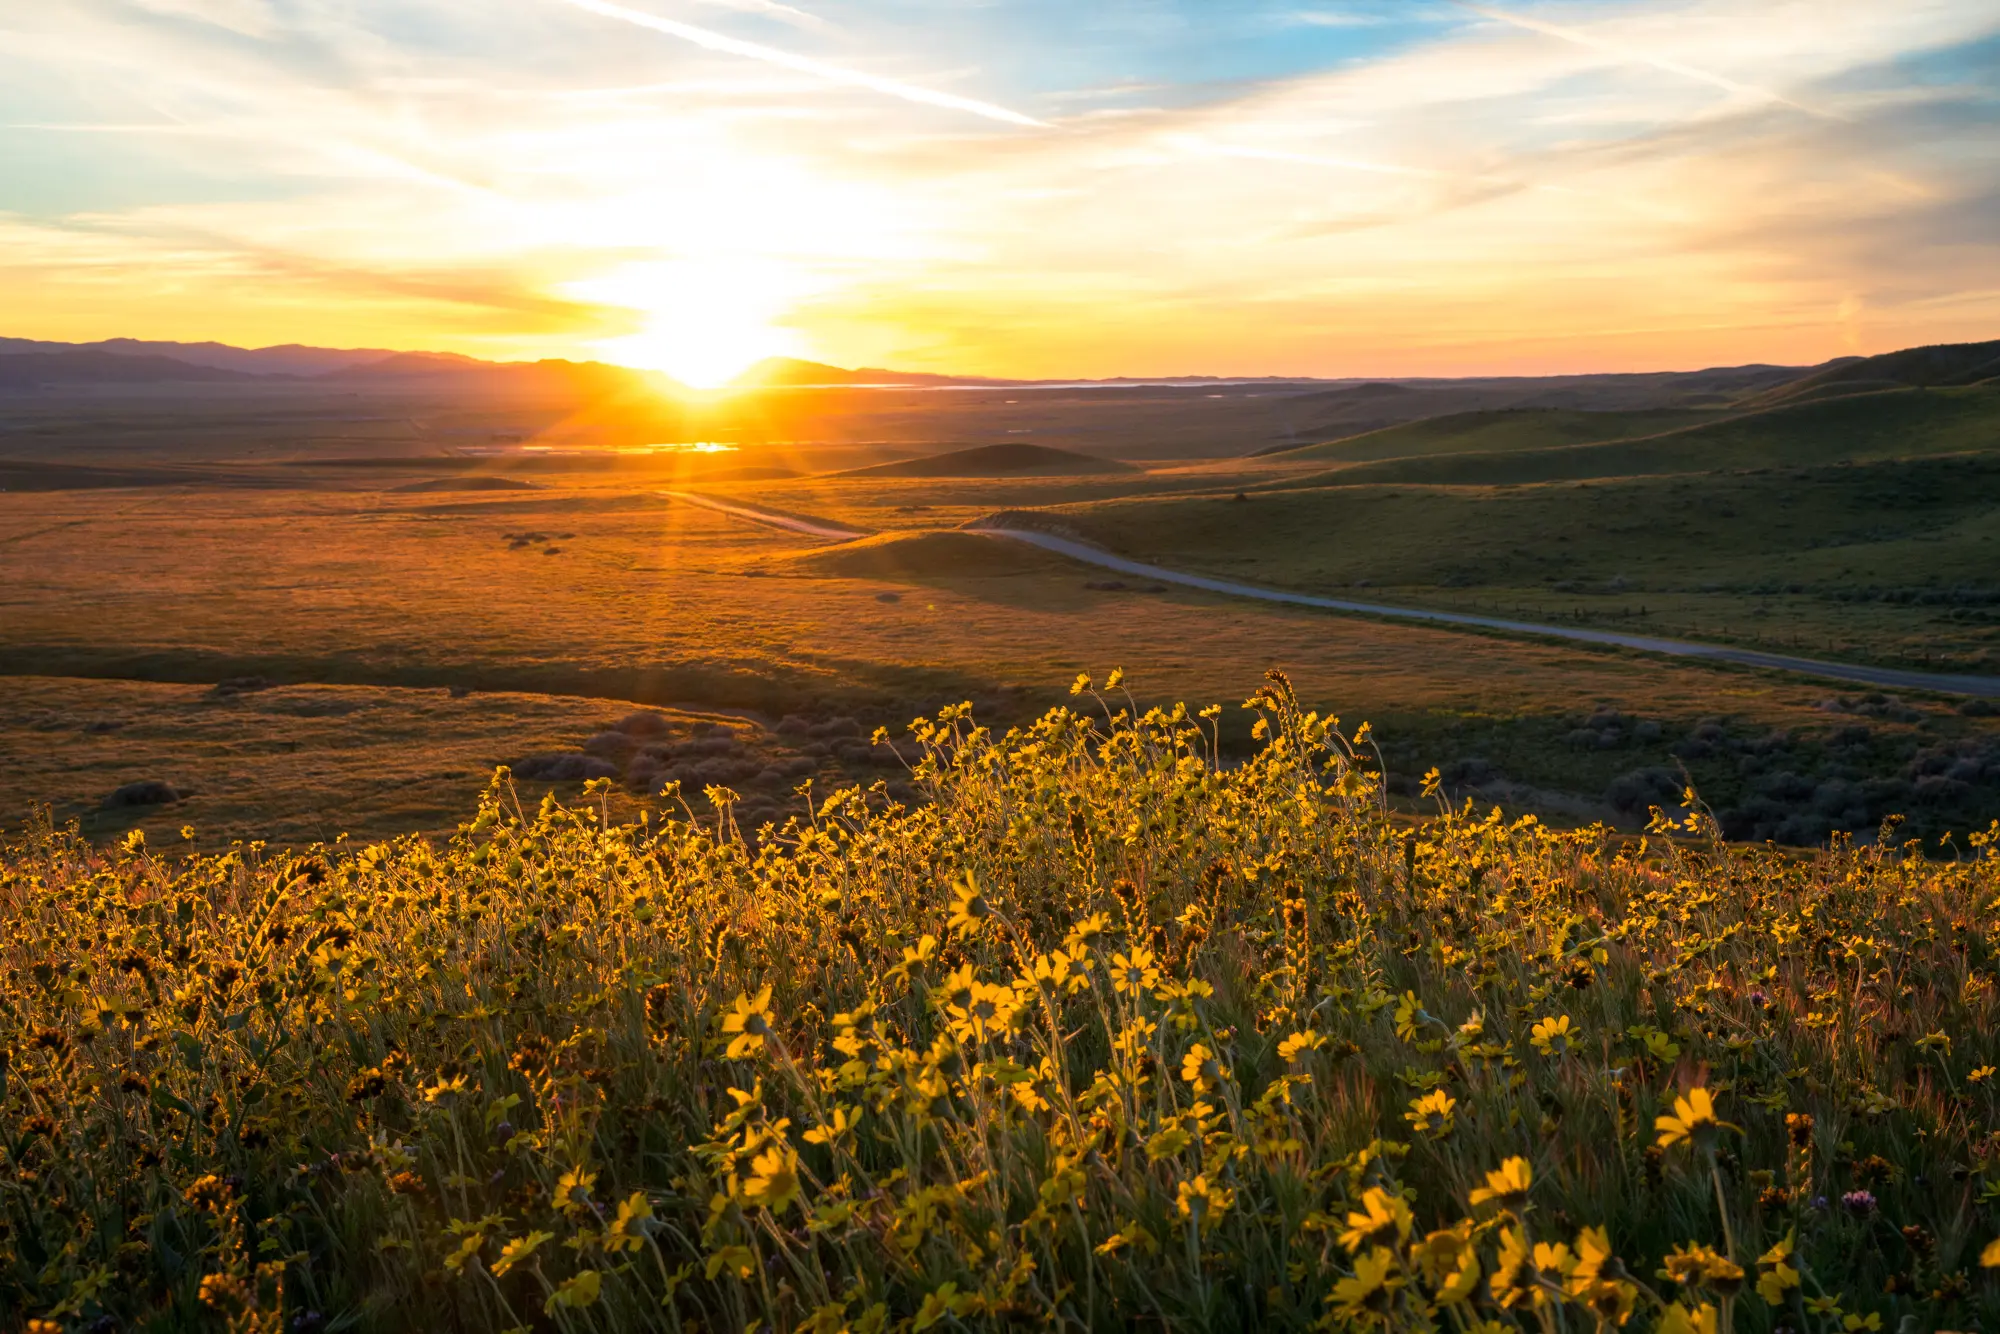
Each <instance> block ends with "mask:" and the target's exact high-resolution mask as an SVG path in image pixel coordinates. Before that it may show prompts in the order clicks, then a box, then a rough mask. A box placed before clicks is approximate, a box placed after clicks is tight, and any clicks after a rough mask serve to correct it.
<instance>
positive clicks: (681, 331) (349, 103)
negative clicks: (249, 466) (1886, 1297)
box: [0, 0, 2000, 383]
mask: <svg viewBox="0 0 2000 1334" xmlns="http://www.w3.org/2000/svg"><path fill="white" fill-rule="evenodd" d="M21 8H22V9H23V10H24V11H26V12H22V13H19V14H13V15H8V16H4V17H0V314H4V319H0V334H5V335H11V336H16V337H36V338H50V339H63V340H77V341H84V340H90V339H96V338H104V337H110V336H116V335H126V336H133V337H142V338H163V339H186V340H198V339H209V338H213V339H218V340H222V341H226V342H233V343H238V344H247V345H261V344H267V343H277V342H294V341H296V342H310V343H317V344H324V345H365V346H385V347H411V348H434V349H442V350H456V351H463V352H468V353H472V354H475V355H481V356H493V357H534V356H581V357H602V358H606V359H610V360H617V361H623V362H627V363H632V364H645V365H652V366H658V367H660V368H661V369H665V370H667V371H669V372H670V373H673V374H676V375H679V376H681V377H683V378H685V379H688V380H690V381H693V382H697V383H712V382H716V381H718V380H721V379H726V378H727V377H728V376H729V375H731V374H734V373H735V372H736V371H737V370H739V369H741V368H742V367H743V366H744V365H746V364H748V363H749V362H750V361H753V360H755V359H756V358H758V357H761V356H765V355H771V354H789V355H798V356H806V357H811V358H814V359H819V360H826V361H832V362H836V363H840V364H844V365H861V364H868V365H885V364H886V365H893V366H897V367H901V368H907V369H913V370H950V371H958V372H965V373H984V374H992V375H1008V376H1048V377H1072V376H1077V377H1081V376H1105V375H1121V374H1124V375H1154V374H1176V373H1211V374H1320V375H1355V374H1364V375H1380V374H1405V375H1419V374H1447V373H1473V372H1493V373H1517V372H1544V371H1575V370H1620V369H1654V368H1670V367H1693V366H1701V365H1717V364H1730V363H1738V362H1745V361H1778V362H1791V363H1805V362H1813V361H1818V360H1822V359H1824V358H1826V357H1830V356H1835V355H1840V354H1843V353H1849V352H1874V351H1881V350H1885V349H1888V348H1892V347H1898V346H1905V345H1909V344H1912V343H1920V342H1937V341H1952V340H1961V339H1973V338H1986V337H1994V336H1996V335H2000V216H1996V212H2000V211H1997V210H1996V208H1995V205H1994V203H1993V201H1994V200H1995V199H1996V198H2000V190H1996V188H1995V187H1996V184H2000V181H1996V177H2000V155H1996V153H1995V152H1994V149H1993V146H1994V143H1995V139H1994V136H1993V133H1992V128H1993V125H1994V124H1995V123H1996V115H1995V112H1996V107H1997V106H2000V103H1997V102H1996V94H1995V91H1994V90H1995V88H1996V87H2000V79H1996V78H1995V74H1996V73H2000V55H1996V51H2000V12H1996V11H1995V10H1994V9H1993V7H1992V5H1991V4H1990V3H1978V2H1974V0H1931V2H1929V3H1913V4H1905V5H1900V6H1893V7H1885V6H1881V5H1879V4H1874V3H1867V4H1864V3H1859V2H1858V0H1814V3H1810V4H1807V3H1792V2H1791V0H1759V2H1755V3H1753V2H1751V0H1738V2H1736V3H1719V2H1717V3H1701V2H1699V0H1618V2H1613V0H1606V2H1604V3H1583V2H1582V0H1567V2H1562V3H1542V4H1537V5H1526V6H1520V7H1512V8H1495V7H1490V6H1485V5H1468V4H1439V5H1430V4H1426V3H1407V4H1395V5H1390V4H1379V3H1360V2H1358V0H1357V3H1351V4H1320V5H1310V6H1305V7H1301V6H1298V5H1282V6H1281V5H1265V4H1263V3H1249V2H1246V3H1244V4H1241V5H1231V6H1217V5H1212V4H1199V3H1185V4H1171V3H1168V4H1161V5H1158V6H1142V7H1137V8H1134V7H1131V6H1125V5H1103V6H1094V5H1090V4H1083V5H1069V6H1063V7H1061V8H1059V9H1058V8H1051V7H1046V6H1041V5H1035V4H1003V5H997V6H990V7H981V8H979V9H978V10H977V12H973V11H966V12H960V11H957V10H949V11H945V10H940V9H938V7H936V6H928V7H919V6H916V5H914V4H911V5H900V4H895V3H864V2H862V0H852V2H850V3H845V4H826V5H808V4H801V5H798V6H793V5H786V4H780V3H776V0H649V3H646V4H639V3H636V0H635V3H633V4H630V5H625V4H614V3H611V0H497V2H482V3H475V2H474V0H400V2H399V3H394V4H391V3H389V2H388V0H353V2H351V3H341V4H335V3H333V2H332V0H303V2H301V3H297V4H287V5H284V6H279V5H276V4H270V3H266V0H75V2H74V3H66V4H64V5H60V6H35V7H27V6H23V7H21Z"/></svg>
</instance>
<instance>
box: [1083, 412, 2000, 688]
mask: <svg viewBox="0 0 2000 1334" xmlns="http://www.w3.org/2000/svg"><path fill="white" fill-rule="evenodd" d="M1618 448H1623V446H1618ZM1362 471H1363V469H1359V468H1357V469H1354V470H1351V471H1349V472H1345V473H1342V474H1338V475H1339V476H1343V477H1345V476H1352V475H1354V474H1355V473H1359V472H1362ZM1243 495H1244V498H1243V499H1241V500H1237V499H1234V498H1232V496H1229V495H1209V496H1201V497H1188V496H1162V497H1150V498H1134V499H1130V500H1121V501H1109V502H1101V503H1097V504H1089V505H1069V506H1060V507H1056V508H1054V509H1053V510H1051V511H1049V512H1050V513H1051V514H1052V515H1053V516H1055V517H1056V518H1057V519H1058V520H1059V521H1060V522H1062V523H1063V524H1065V525H1067V526H1069V527H1072V528H1074V529H1075V530H1077V531H1078V532H1080V533H1082V534H1083V535H1084V536H1086V537H1088V538H1091V539H1092V540H1095V541H1098V542H1100V543H1102V544H1103V545H1105V546H1108V547H1110V548H1112V549H1113V550H1116V551H1119V552H1122V553H1124V554H1127V555H1131V556H1136V557H1140V558H1143V559H1146V560H1154V561H1159V562H1161V563H1163V564H1168V565H1178V566H1183V567H1188V568H1194V569H1199V570H1204V571H1208V572H1211V573H1219V574H1228V575H1232V576H1236V577H1241V578H1247V579H1250V580H1252V581H1253V582H1262V583H1266V584H1271V585H1275V586H1282V587H1287V588H1297V589H1302V590H1305V591H1308V592H1322V593H1333V592H1339V593H1344V594H1347V595H1349V596H1353V595H1355V593H1354V590H1357V589H1364V590H1368V593H1367V595H1368V597H1369V598H1370V599H1372V600H1376V601H1382V602H1392V603H1394V602H1402V603H1417V604H1420V605H1437V606H1449V607H1455V608H1464V609H1491V610H1499V611H1505V612H1509V613H1515V612H1518V613H1520V614H1522V615H1524V616H1527V617H1529V618H1533V619H1547V618H1549V617H1551V616H1561V617H1565V618H1574V619H1577V620H1580V621H1585V622H1588V623H1598V624H1613V625H1621V626H1626V627H1629V628H1643V629H1645V630H1648V631H1651V632H1657V633H1671V634H1676V635H1682V636H1692V637H1696V638H1710V639H1723V640H1730V641H1734V642H1743V643H1750V644H1763V645H1766V646H1769V647H1780V646H1790V647H1794V648H1797V649H1799V650H1810V651H1811V652H1812V653H1814V654H1822V655H1823V654H1827V653H1836V654H1844V655H1848V656H1855V657H1860V658H1872V659H1876V660H1880V661H1885V662H1897V663H1903V664H1907V663H1910V662H1912V661H1922V660H1924V659H1925V658H1926V657H1928V659H1929V660H1930V661H1931V662H1932V663H1933V665H1938V666H1942V665H1943V664H1945V663H1953V664H1957V665H1960V666H1964V667H1966V668H1968V669H1971V670H1986V671H1990V670H1992V669H1993V664H1995V663H1996V662H2000V615H1996V608H2000V578H1996V574H1995V572H1996V570H2000V453H1995V454H1980V455H1966V456H1960V457H1944V458H1934V459H1918V460H1907V461H1906V460H1894V461H1885V462H1877V463H1870V464H1855V465H1833V466H1822V467H1816V468H1801V469H1789V470H1786V471H1782V472H1780V471H1776V470H1763V471H1750V472H1746V473H1728V474H1718V473H1711V474H1697V475H1691V476H1662V477H1625V478H1613V479H1607V480H1599V481H1592V482H1588V483H1576V482H1569V483H1542V484H1537V485H1527V486H1512V487H1473V486H1457V487H1407V486H1405V487H1395V486H1358V485H1356V486H1324V487H1306V488H1294V489H1289V490H1273V491H1265V492H1249V493H1243Z"/></svg>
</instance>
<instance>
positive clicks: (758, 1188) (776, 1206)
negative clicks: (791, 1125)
mask: <svg viewBox="0 0 2000 1334" xmlns="http://www.w3.org/2000/svg"><path fill="white" fill-rule="evenodd" d="M798 1197H799V1156H798V1155H797V1154H796V1153H793V1152H792V1151H791V1149H789V1148H788V1147H786V1146H785V1145H783V1144H773V1145H771V1146H770V1147H769V1148H767V1149H765V1150H764V1151H763V1152H762V1153H760V1154H758V1155H757V1156H756V1157H755V1158H753V1159H751V1160H750V1175H749V1177H748V1178H746V1179H745V1180H744V1182H743V1198H744V1199H746V1200H748V1201H749V1202H750V1203H752V1204H761V1205H763V1206H764V1207H765V1208H766V1209H769V1210H770V1211H771V1212H772V1213H774V1214H775V1213H781V1212H783V1211H784V1209H785V1207H786V1206H787V1205H789V1204H791V1202H792V1201H793V1200H796V1199H797V1198H798Z"/></svg>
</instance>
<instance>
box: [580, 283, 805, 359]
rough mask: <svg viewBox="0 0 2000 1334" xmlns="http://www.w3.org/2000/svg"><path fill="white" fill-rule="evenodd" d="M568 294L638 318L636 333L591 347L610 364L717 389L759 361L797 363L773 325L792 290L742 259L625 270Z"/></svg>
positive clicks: (787, 339) (793, 338)
mask: <svg viewBox="0 0 2000 1334" xmlns="http://www.w3.org/2000/svg"><path fill="white" fill-rule="evenodd" d="M568 290H569V291H570V292H572V293H573V294H575V295H577V296H580V297H582V298H584V299H585V300H588V301H591V302H594V303H597V304H599V305H604V306H610V307H616V308H620V309H623V310H625V311H629V312H631V313H632V314H633V315H635V316H636V317H637V320H638V324H639V328H638V330H637V331H636V332H634V333H630V334H627V335H624V336H623V337H619V338H612V339H607V340H605V341H603V342H600V343H598V344H597V345H596V346H597V349H598V351H599V352H601V353H602V354H603V355H604V356H606V357H608V358H609V359H611V360H612V361H615V362H617V363H619V364H620V365H625V366H636V367H640V368H642V369H645V370H658V371H665V372H666V373H667V374H668V375H671V376H673V377H674V378H675V379H676V380H679V381H680V382H681V383H683V384H687V385H692V386H694V387H695V388H697V389H716V388H720V387H722V386H724V385H726V384H728V383H729V382H730V381H731V380H733V379H735V378H736V377H737V376H738V375H740V374H742V373H743V372H744V371H746V370H748V369H749V368H750V367H752V366H754V365H756V364H757V363H758V362H759V361H762V360H763V359H764V358H766V357H777V356H789V355H796V353H797V351H798V342H799V340H798V335H797V334H796V333H795V332H793V331H792V330H791V329H788V328H785V327H784V326H783V325H782V324H781V323H780V321H781V320H782V319H783V318H784V317H785V316H786V315H787V314H789V313H790V310H791V308H792V305H793V303H794V302H795V300H796V299H797V296H798V295H799V292H800V287H799V284H798V283H797V282H796V280H794V279H793V277H792V275H790V274H789V273H788V272H787V271H786V270H785V269H783V268H782V267H781V266H778V265H774V264H771V263H768V262H762V261H751V260H744V259H741V258H733V257H732V258H718V259H711V260H696V259H686V260H675V261H672V262H667V263H656V264H632V265H627V266H625V267H623V268H620V269H618V270H615V271H614V272H612V273H609V274H605V275H603V276H601V277H596V278H589V279H585V280H583V281H581V282H577V283H574V284H571V285H570V287H569V289H568Z"/></svg>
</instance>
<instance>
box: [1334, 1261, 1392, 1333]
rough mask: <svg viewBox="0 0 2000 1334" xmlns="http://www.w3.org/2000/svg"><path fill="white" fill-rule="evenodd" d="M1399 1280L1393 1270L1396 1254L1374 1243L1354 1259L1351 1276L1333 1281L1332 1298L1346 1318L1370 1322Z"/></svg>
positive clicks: (1380, 1312)
mask: <svg viewBox="0 0 2000 1334" xmlns="http://www.w3.org/2000/svg"><path fill="white" fill-rule="evenodd" d="M1403 1282H1404V1280H1403V1276H1402V1275H1401V1274H1398V1273H1397V1272H1396V1257H1395V1256H1394V1255H1393V1254H1392V1253H1391V1252H1390V1251H1389V1248H1388V1247H1386V1246H1377V1247H1376V1248H1375V1249H1374V1250H1372V1251H1370V1252H1369V1253H1368V1254H1367V1255H1363V1256H1359V1257H1357V1258H1356V1259H1355V1261H1354V1277H1352V1278H1343V1279H1341V1280H1340V1281H1339V1282H1338V1283H1336V1284H1334V1285H1333V1301H1334V1304H1335V1305H1336V1306H1337V1307H1338V1308H1339V1311H1340V1314H1341V1315H1343V1316H1346V1317H1347V1318H1348V1319H1349V1320H1354V1321H1360V1320H1369V1321H1371V1322H1372V1321H1374V1320H1377V1319H1380V1318H1381V1316H1382V1315H1383V1314H1384V1313H1385V1312H1387V1311H1388V1309H1389V1304H1390V1302H1392V1301H1393V1300H1394V1299H1395V1296H1396V1290H1397V1289H1398V1288H1400V1287H1402V1286H1403Z"/></svg>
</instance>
